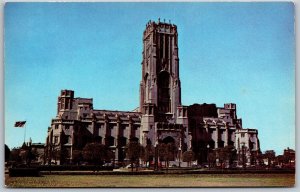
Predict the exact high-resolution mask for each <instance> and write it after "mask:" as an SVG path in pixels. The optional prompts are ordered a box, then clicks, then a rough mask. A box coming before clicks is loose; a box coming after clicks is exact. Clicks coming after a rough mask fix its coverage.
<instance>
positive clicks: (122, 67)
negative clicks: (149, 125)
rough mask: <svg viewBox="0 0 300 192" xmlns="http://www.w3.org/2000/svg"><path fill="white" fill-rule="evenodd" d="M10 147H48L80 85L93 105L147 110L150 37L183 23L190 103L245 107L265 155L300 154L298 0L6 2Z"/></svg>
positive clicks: (241, 110) (241, 112) (183, 72)
mask: <svg viewBox="0 0 300 192" xmlns="http://www.w3.org/2000/svg"><path fill="white" fill-rule="evenodd" d="M4 11H5V12H4V43H5V45H4V69H5V72H4V75H5V80H4V83H5V95H4V96H5V103H4V104H5V143H6V144H8V146H9V147H11V148H12V147H17V146H20V145H21V144H22V142H23V140H24V129H20V128H14V122H15V121H19V120H26V121H27V125H26V140H28V139H29V137H31V138H32V140H33V142H45V139H46V134H47V128H48V126H50V123H51V118H53V117H55V115H56V107H57V106H56V103H57V97H58V95H59V94H60V90H62V89H72V90H74V91H75V96H76V97H88V98H93V100H94V108H95V109H111V110H133V109H135V108H136V107H137V106H138V104H139V82H140V79H141V61H142V33H143V31H144V29H145V25H146V23H147V22H148V21H149V20H150V19H151V20H155V21H157V20H158V18H161V20H163V19H166V21H169V20H171V22H172V23H174V24H176V25H177V27H178V35H179V37H178V38H179V58H180V78H181V83H182V84H181V87H182V103H183V104H184V105H191V104H193V103H216V104H217V105H218V106H220V107H222V106H223V104H224V103H228V102H233V103H236V104H237V115H238V116H239V117H240V118H242V119H243V127H244V128H256V129H258V131H259V139H260V144H261V149H262V151H265V150H269V149H274V150H275V151H276V153H277V154H281V153H282V151H283V149H284V148H287V147H290V148H295V39H294V7H293V4H292V3H7V4H6V6H5V10H4Z"/></svg>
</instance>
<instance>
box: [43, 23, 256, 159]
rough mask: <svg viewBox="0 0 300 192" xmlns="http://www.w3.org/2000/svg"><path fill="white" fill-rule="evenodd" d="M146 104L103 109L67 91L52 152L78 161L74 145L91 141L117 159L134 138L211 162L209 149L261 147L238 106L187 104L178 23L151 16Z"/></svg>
mask: <svg viewBox="0 0 300 192" xmlns="http://www.w3.org/2000/svg"><path fill="white" fill-rule="evenodd" d="M142 56H143V57H142V77H141V82H140V104H139V107H138V108H137V109H136V110H134V111H110V110H98V109H94V107H93V99H92V98H79V97H75V96H74V91H72V90H62V91H61V94H60V96H59V97H58V102H57V115H56V117H55V118H54V119H52V121H51V127H49V128H48V135H47V139H46V156H47V155H48V159H49V158H50V159H49V162H50V161H54V157H52V156H51V157H50V153H52V152H53V151H57V152H58V153H64V154H67V155H66V157H65V158H61V157H62V155H58V156H59V157H60V158H58V159H55V161H57V163H59V164H63V163H67V162H71V161H72V153H73V150H81V149H82V148H83V147H84V146H85V145H86V144H87V143H89V142H99V143H101V144H103V145H106V146H108V147H109V148H110V149H111V150H112V151H113V152H114V153H115V161H117V162H123V161H124V160H125V158H126V154H125V147H126V145H127V144H128V143H129V142H130V141H137V142H139V143H141V144H142V145H143V146H146V145H147V144H148V145H149V144H150V145H152V146H156V145H157V144H158V143H161V142H163V143H170V142H172V143H174V144H175V146H176V147H177V149H178V155H177V156H176V159H175V160H177V161H179V160H180V159H179V158H180V154H182V153H183V152H185V151H187V150H193V151H194V153H195V154H196V156H197V159H198V162H200V163H203V162H206V159H207V153H208V149H210V150H213V149H216V148H223V147H226V146H232V147H234V148H235V149H236V150H237V151H238V152H240V151H241V149H242V148H243V149H244V148H246V149H248V150H247V153H248V154H249V155H251V152H259V151H260V149H259V140H258V132H257V130H256V129H243V127H242V119H240V118H237V112H236V105H235V104H233V103H228V104H224V107H216V105H215V104H201V105H200V104H194V105H191V106H184V105H182V103H181V83H180V77H179V57H178V33H177V26H176V25H174V24H170V23H165V22H161V21H160V20H158V22H154V21H149V22H148V23H147V25H146V29H145V31H144V33H143V53H142Z"/></svg>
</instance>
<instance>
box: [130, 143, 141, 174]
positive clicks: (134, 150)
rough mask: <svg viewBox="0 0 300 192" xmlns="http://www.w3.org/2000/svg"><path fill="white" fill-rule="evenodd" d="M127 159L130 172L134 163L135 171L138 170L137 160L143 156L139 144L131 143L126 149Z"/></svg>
mask: <svg viewBox="0 0 300 192" xmlns="http://www.w3.org/2000/svg"><path fill="white" fill-rule="evenodd" d="M126 155H127V158H128V159H130V163H131V171H133V164H134V163H136V169H138V165H139V158H141V157H142V156H143V155H144V148H143V146H141V144H140V143H138V142H136V141H131V142H130V143H128V144H127V147H126Z"/></svg>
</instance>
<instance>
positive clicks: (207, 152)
mask: <svg viewBox="0 0 300 192" xmlns="http://www.w3.org/2000/svg"><path fill="white" fill-rule="evenodd" d="M206 147H207V162H208V169H210V162H209V148H210V146H209V144H207V146H206Z"/></svg>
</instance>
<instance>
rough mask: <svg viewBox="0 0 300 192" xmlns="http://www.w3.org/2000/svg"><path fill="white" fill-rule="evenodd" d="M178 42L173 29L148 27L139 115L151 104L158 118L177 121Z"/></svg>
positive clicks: (144, 39)
mask: <svg viewBox="0 0 300 192" xmlns="http://www.w3.org/2000/svg"><path fill="white" fill-rule="evenodd" d="M177 42H178V41H177V26H176V25H173V24H169V23H162V22H160V21H158V23H155V22H151V21H150V22H149V23H148V24H147V26H146V29H145V31H144V35H143V45H144V46H143V61H142V81H141V84H140V109H141V112H143V111H142V109H143V105H144V104H153V105H155V106H156V110H157V113H158V114H160V117H161V118H168V117H169V116H173V117H175V119H176V110H177V106H179V105H181V90H180V79H179V59H178V46H177ZM160 121H164V119H160Z"/></svg>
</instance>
